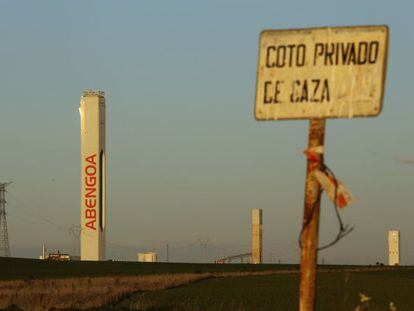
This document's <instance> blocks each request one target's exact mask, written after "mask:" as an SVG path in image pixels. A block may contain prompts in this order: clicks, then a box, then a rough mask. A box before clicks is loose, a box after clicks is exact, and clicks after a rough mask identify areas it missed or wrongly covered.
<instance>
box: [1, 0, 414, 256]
mask: <svg viewBox="0 0 414 311" xmlns="http://www.w3.org/2000/svg"><path fill="white" fill-rule="evenodd" d="M413 10H414V5H413V3H412V1H408V0H407V1H385V0H381V1H378V0H376V1H359V0H355V1H315V0H314V1H261V0H255V1H253V0H251V1H246V0H237V1H236V0H234V1H230V0H227V1H225V0H209V1H201V0H200V1H195V0H188V1H167V0H165V1H149V0H148V1H101V0H100V1H66V2H64V1H15V0H13V1H1V2H0V33H1V37H0V38H1V41H0V64H1V67H0V68H1V70H0V90H1V91H0V105H1V106H0V107H1V110H0V130H1V133H2V134H1V135H0V159H1V161H0V181H3V182H5V181H14V184H13V185H11V186H9V188H8V190H9V192H8V194H7V199H8V201H9V203H10V204H9V205H8V206H7V208H8V226H9V237H10V242H11V251H12V255H14V256H29V257H35V256H38V255H39V251H40V244H41V242H42V241H44V242H46V244H47V245H49V250H56V249H57V248H60V249H64V250H67V251H71V245H72V244H71V243H72V238H71V237H70V235H69V234H68V228H69V227H70V226H71V225H72V224H77V223H78V222H79V217H80V211H79V196H80V193H79V192H80V180H79V179H80V177H79V176H80V150H79V148H80V137H79V131H80V129H79V113H78V107H79V100H80V96H81V93H82V91H83V90H84V89H87V88H92V89H99V90H103V91H105V92H106V98H107V199H108V203H107V215H108V219H107V221H108V230H107V235H108V240H109V241H110V242H111V244H109V245H108V247H109V248H108V253H109V257H117V258H129V259H133V258H134V257H133V256H134V253H135V252H136V251H137V250H144V249H147V250H156V251H158V252H159V253H160V255H161V259H163V257H164V245H165V243H170V258H171V259H172V260H179V261H198V260H200V259H201V252H200V247H199V246H198V244H197V239H198V237H199V236H200V235H202V236H208V237H209V239H210V246H209V249H208V250H209V251H208V256H209V259H210V260H213V259H214V258H215V257H216V256H221V255H222V254H237V253H239V252H247V251H249V247H250V213H251V209H252V208H261V209H263V213H264V241H265V258H266V260H273V261H275V260H279V259H280V260H282V261H285V262H286V261H289V262H297V259H298V257H297V256H298V247H297V242H296V241H297V236H298V232H299V230H300V224H301V218H302V211H303V196H304V181H305V164H306V163H305V158H304V156H303V154H302V150H303V149H304V148H305V147H306V144H307V125H308V124H307V122H306V121H284V122H264V123H260V122H257V121H255V120H254V117H253V99H254V93H255V81H256V65H257V54H258V37H259V33H260V31H261V30H263V29H272V28H273V29H280V28H301V27H315V26H346V25H364V24H388V25H389V26H390V48H389V60H388V74H387V83H386V92H385V101H384V109H383V113H382V114H381V115H380V116H379V117H378V118H373V119H354V120H329V121H328V122H327V134H326V161H327V163H328V165H329V166H330V167H331V168H332V169H333V170H334V171H335V173H336V175H337V176H338V177H339V178H340V179H341V180H343V181H344V182H345V184H346V185H347V186H348V187H349V188H350V189H351V190H352V192H353V194H354V195H355V203H354V204H353V205H351V206H350V207H347V208H346V209H345V210H344V211H343V212H342V215H343V217H344V220H345V222H346V223H349V224H351V225H355V227H356V229H355V231H354V232H353V233H352V234H351V235H350V236H348V237H347V238H346V239H344V240H343V241H341V242H340V243H339V244H338V245H336V246H335V247H333V248H331V249H328V250H326V251H324V252H322V253H321V254H320V257H321V258H322V257H323V258H324V259H325V262H328V263H334V262H336V263H375V262H376V261H384V262H386V258H387V230H389V229H399V230H401V237H402V262H403V263H404V264H414V247H413V243H412V241H413V240H414V226H413V225H412V224H413V219H414V217H413V216H414V205H413V199H412V193H413V189H414V187H413V186H414V179H413V177H414V165H413V164H410V162H405V163H402V161H400V162H398V161H397V160H396V159H401V160H413V159H414V146H413V131H414V122H413V116H414V104H413V99H412V88H413V86H412V76H413V71H414V65H413V63H414V62H413V60H412V57H413V55H414V25H413V17H412V12H413ZM411 163H412V162H411ZM323 200H324V204H323V207H322V209H323V211H322V220H321V239H322V242H326V241H328V240H329V239H330V238H332V237H333V236H334V235H335V234H336V229H337V224H336V219H335V218H334V212H333V207H332V206H331V205H330V204H329V203H328V201H327V199H326V198H325V197H324V199H323Z"/></svg>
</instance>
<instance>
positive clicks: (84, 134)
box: [79, 91, 106, 260]
mask: <svg viewBox="0 0 414 311" xmlns="http://www.w3.org/2000/svg"><path fill="white" fill-rule="evenodd" d="M79 111H80V116H81V260H105V225H106V193H105V192H106V180H105V172H106V163H105V157H106V150H105V97H104V95H103V92H93V91H85V92H84V93H83V96H82V97H81V102H80V108H79Z"/></svg>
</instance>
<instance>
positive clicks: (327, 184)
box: [313, 170, 352, 208]
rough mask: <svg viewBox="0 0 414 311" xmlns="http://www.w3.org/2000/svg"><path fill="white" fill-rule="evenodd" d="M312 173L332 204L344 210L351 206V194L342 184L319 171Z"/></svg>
mask: <svg viewBox="0 0 414 311" xmlns="http://www.w3.org/2000/svg"><path fill="white" fill-rule="evenodd" d="M313 173H314V174H315V176H316V179H318V182H319V184H320V185H321V187H322V188H323V190H324V191H325V193H326V195H327V196H328V197H329V199H330V200H331V201H332V202H333V203H334V204H336V205H337V206H338V207H339V208H344V207H345V206H347V205H349V204H351V202H352V194H351V192H350V191H349V190H348V189H347V188H346V187H345V185H344V184H343V183H342V182H340V181H339V180H336V179H334V178H333V177H332V176H330V175H328V174H327V173H325V172H323V171H320V170H314V171H313ZM335 200H336V202H335Z"/></svg>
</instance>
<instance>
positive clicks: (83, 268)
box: [0, 258, 299, 280]
mask: <svg viewBox="0 0 414 311" xmlns="http://www.w3.org/2000/svg"><path fill="white" fill-rule="evenodd" d="M298 268H299V267H298V265H278V264H272V265H267V264H266V265H250V264H231V265H218V264H191V263H139V262H122V261H103V262H92V261H90V262H85V261H67V262H58V261H48V260H37V259H23V258H0V280H19V279H20V280H21V279H48V278H71V277H86V276H90V277H96V276H111V275H146V274H164V273H204V272H239V271H242V272H243V271H266V270H284V269H289V270H292V269H298Z"/></svg>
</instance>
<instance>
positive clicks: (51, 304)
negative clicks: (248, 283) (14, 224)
mask: <svg viewBox="0 0 414 311" xmlns="http://www.w3.org/2000/svg"><path fill="white" fill-rule="evenodd" d="M209 277H210V275H209V274H174V275H172V274H164V275H145V276H121V277H96V278H89V277H87V278H73V279H48V280H47V279H46V280H24V281H2V282H0V308H1V309H4V308H7V307H10V306H15V307H17V308H21V309H24V310H47V309H50V308H58V309H61V308H71V309H73V308H80V309H88V308H94V307H99V306H104V305H109V304H112V303H114V302H116V301H118V300H120V299H122V298H126V296H127V295H128V294H131V293H137V292H141V291H159V290H164V289H167V288H173V287H177V286H182V285H185V284H189V283H192V282H196V281H200V280H203V279H206V278H209Z"/></svg>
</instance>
